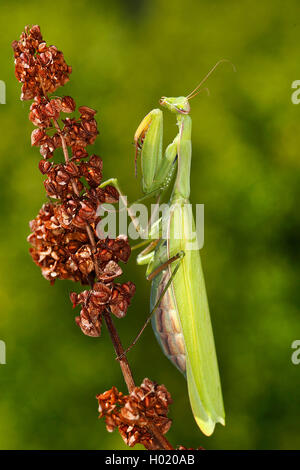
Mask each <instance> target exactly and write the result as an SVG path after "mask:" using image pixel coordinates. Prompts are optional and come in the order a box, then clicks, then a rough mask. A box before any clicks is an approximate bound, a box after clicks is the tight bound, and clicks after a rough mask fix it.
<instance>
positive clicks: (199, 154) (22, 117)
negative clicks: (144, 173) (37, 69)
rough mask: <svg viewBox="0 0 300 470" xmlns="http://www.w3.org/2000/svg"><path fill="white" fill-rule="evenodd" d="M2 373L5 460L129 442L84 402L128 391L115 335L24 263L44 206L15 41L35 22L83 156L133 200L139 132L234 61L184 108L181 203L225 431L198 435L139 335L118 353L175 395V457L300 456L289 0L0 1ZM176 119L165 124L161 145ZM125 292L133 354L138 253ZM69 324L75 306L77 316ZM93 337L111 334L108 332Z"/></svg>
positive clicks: (294, 16) (299, 121)
mask: <svg viewBox="0 0 300 470" xmlns="http://www.w3.org/2000/svg"><path fill="white" fill-rule="evenodd" d="M0 13H1V18H0V26H1V40H0V57H1V73H0V79H1V80H4V81H5V82H6V86H7V104H6V105H0V128H1V139H0V157H1V158H0V201H1V210H0V230H1V244H0V256H1V264H0V277H1V284H0V299H1V300H0V305H1V314H0V339H2V340H4V341H5V342H6V345H7V364H6V365H0V384H1V385H0V448H1V449H116V448H125V445H123V441H122V440H121V438H120V436H119V435H118V433H117V432H115V433H113V434H108V433H107V432H106V430H105V426H104V422H102V421H99V420H98V419H97V402H96V400H95V395H96V394H97V393H100V392H102V391H104V390H107V389H108V388H110V387H111V386H112V385H116V386H117V387H119V388H120V389H121V390H123V391H125V385H124V383H123V379H122V376H121V373H120V369H119V366H118V364H117V362H116V361H115V360H114V356H113V350H112V346H111V343H110V339H109V337H108V334H107V332H106V331H104V333H103V335H102V337H101V338H100V339H92V338H88V337H85V336H84V335H83V334H81V332H80V330H79V329H78V327H77V326H76V325H75V323H74V316H75V312H74V311H73V310H72V307H71V304H70V302H69V297H68V293H69V291H70V290H71V289H73V287H74V286H73V284H72V283H71V282H66V281H65V282H62V281H61V282H57V283H56V284H55V286H53V287H51V286H50V285H49V284H48V283H47V281H46V280H44V279H43V278H42V276H41V273H40V270H39V269H38V268H37V267H36V266H35V265H34V264H33V263H32V261H31V258H30V256H29V255H28V244H27V242H26V236H27V234H28V232H29V228H28V221H29V220H30V219H32V218H34V217H35V216H36V214H37V212H38V210H39V208H40V206H41V205H42V203H43V202H44V201H45V193H44V190H43V185H42V177H41V174H40V173H39V171H38V168H37V164H38V161H39V152H38V149H36V148H31V147H30V133H31V130H32V128H33V126H32V124H31V123H30V122H29V120H28V109H29V104H28V103H26V102H25V103H22V102H20V101H19V96H20V85H19V83H17V81H16V79H15V77H14V69H13V58H12V50H11V47H10V44H11V42H12V41H13V40H14V39H16V38H18V37H19V35H20V33H21V31H22V30H23V28H24V26H25V25H26V24H36V23H37V24H40V26H41V29H42V33H43V35H44V38H45V39H46V41H47V42H48V43H50V44H55V45H56V46H57V47H58V48H59V49H61V50H63V52H64V54H65V57H66V60H67V63H68V64H70V65H72V67H73V73H72V75H71V81H70V82H69V83H68V84H67V85H66V86H65V89H60V90H59V94H67V95H71V96H73V97H74V98H75V100H76V102H77V104H78V105H87V106H91V107H93V108H95V109H97V110H98V114H97V119H98V123H99V128H100V135H99V137H98V139H97V141H96V144H95V146H94V152H96V153H98V154H99V155H100V156H101V157H102V158H103V160H104V177H105V178H109V177H112V176H117V177H118V178H119V180H120V182H121V185H122V187H123V188H124V191H126V192H127V194H128V198H129V199H130V200H132V201H133V200H135V199H137V198H138V197H139V196H140V185H139V182H138V181H136V180H135V178H134V165H133V155H134V149H133V146H132V141H133V135H134V132H135V129H136V127H137V125H138V124H139V122H140V120H141V119H142V118H143V116H144V115H145V114H146V113H147V112H148V111H149V110H151V109H152V108H154V107H157V106H158V99H159V98H160V96H162V95H167V96H172V95H175V96H177V95H182V94H187V93H188V92H189V91H190V90H191V89H192V88H193V87H194V86H195V85H196V84H197V83H198V82H199V80H200V79H201V78H202V77H203V76H204V75H205V73H206V72H207V71H208V70H209V69H210V68H211V66H212V65H213V64H214V63H215V62H216V61H218V60H219V59H220V58H228V59H231V60H232V61H233V62H234V64H235V65H236V68H237V72H236V73H234V72H233V71H232V70H231V68H230V66H229V65H228V64H224V65H223V66H222V67H220V68H219V69H218V71H216V72H215V74H214V75H213V77H211V78H210V80H209V82H208V83H207V85H208V86H209V88H210V93H211V94H210V97H207V96H206V95H205V93H203V94H201V95H200V96H199V97H198V98H197V99H195V100H193V101H192V103H191V105H192V112H191V116H192V118H193V162H192V175H191V179H192V193H191V200H192V202H193V203H196V202H197V203H204V204H205V245H204V248H203V250H202V259H203V265H204V272H205V276H206V284H207V290H208V296H209V302H210V307H211V314H212V321H213V326H214V332H215V339H216V345H217V352H218V358H219V363H220V372H221V378H222V383H223V392H224V400H225V407H226V412H227V424H226V427H225V428H223V427H221V426H219V425H218V426H217V428H216V431H215V433H214V434H213V436H212V437H210V438H206V437H204V436H203V435H202V434H201V432H200V431H199V430H198V428H197V426H196V424H195V422H194V420H193V417H192V414H191V411H190V408H189V402H188V397H187V390H186V383H185V380H184V378H183V376H181V375H180V374H179V372H177V370H176V369H175V368H174V367H173V366H172V365H171V364H170V363H169V362H168V360H167V359H166V358H165V357H164V356H163V355H162V353H161V350H160V349H159V346H158V345H157V343H156V341H155V339H154V336H153V333H152V330H151V328H149V329H148V330H147V331H146V333H144V336H143V338H142V339H141V340H140V342H139V343H138V344H137V346H136V347H135V348H134V350H132V352H131V353H130V355H129V359H130V363H131V365H132V368H133V371H134V376H135V379H136V382H137V383H140V382H141V381H142V379H143V378H144V377H145V376H146V377H150V378H151V379H153V380H156V381H157V382H158V383H164V384H165V385H166V386H167V387H168V389H169V390H170V392H171V393H172V396H173V399H174V404H173V405H172V407H171V417H172V418H173V419H174V423H173V426H172V428H171V430H170V431H169V433H168V437H169V439H170V440H171V442H172V443H173V444H174V445H177V444H182V445H185V446H192V447H196V446H198V445H202V446H203V447H205V448H207V449H270V448H271V449H288V448H289V449H295V448H300V431H299V417H300V393H299V390H300V365H299V366H296V365H293V364H292V362H291V354H292V349H291V343H292V342H293V340H295V339H299V338H300V315H299V310H297V297H298V292H299V286H298V283H297V281H298V280H299V268H298V266H299V252H298V254H297V234H298V233H299V225H300V223H299V217H298V212H299V209H298V204H297V199H298V203H299V142H300V141H299V125H300V106H296V105H293V104H292V102H291V93H292V90H291V83H292V82H293V81H294V80H296V79H300V67H299V56H300V49H299V44H300V32H299V28H300V22H299V17H300V4H299V2H298V1H297V0H289V1H287V2H282V1H276V0H269V1H266V0H262V1H260V2H255V3H254V2H253V1H251V0H246V1H243V0H242V1H241V0H239V1H238V0H237V1H234V0H229V1H228V0H227V1H225V0H223V1H213V0H206V1H192V0H185V2H182V1H181V0H172V1H167V0H163V1H158V0H151V1H142V0H140V1H133V0H131V1H129V0H127V1H124V2H121V1H114V0H111V1H107V2H106V1H91V0H90V1H80V2H78V1H74V0H72V1H67V0H60V1H57V0H52V1H51V2H50V3H49V2H48V3H47V2H38V1H36V2H35V1H28V2H15V3H14V4H11V2H4V1H3V0H1V1H0ZM175 132H176V128H175V126H174V117H173V116H166V119H165V143H169V142H170V140H171V139H172V138H173V136H174V133H175ZM123 278H124V279H130V280H132V281H134V282H135V283H136V285H137V293H136V295H135V298H134V300H133V302H132V306H131V307H130V310H129V312H128V315H127V317H126V319H124V320H118V321H116V323H117V327H118V329H119V332H120V335H121V337H122V340H123V342H124V344H125V345H128V344H129V343H130V342H131V340H132V339H133V337H134V335H135V334H136V332H137V331H138V329H139V327H140V326H141V325H142V324H143V321H144V319H145V318H146V315H147V313H148V299H149V287H150V286H149V284H148V283H147V281H146V280H145V278H144V269H143V267H138V266H136V265H135V260H134V256H132V258H131V260H130V263H129V265H128V267H127V268H126V270H125V274H124V276H123ZM76 313H77V312H76ZM104 330H105V329H104Z"/></svg>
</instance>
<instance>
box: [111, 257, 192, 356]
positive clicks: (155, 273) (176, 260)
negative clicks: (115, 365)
mask: <svg viewBox="0 0 300 470" xmlns="http://www.w3.org/2000/svg"><path fill="white" fill-rule="evenodd" d="M184 256H185V253H184V252H183V251H181V252H179V253H177V254H176V255H175V256H173V257H172V258H170V259H168V260H167V261H166V262H165V263H163V264H162V265H161V266H159V267H158V268H156V269H155V270H154V271H153V272H152V273H151V274H150V275H148V276H147V280H148V281H152V280H153V279H154V278H155V277H156V276H158V275H159V274H160V273H161V272H163V271H164V270H165V269H166V268H167V267H168V266H169V265H170V264H172V263H177V264H176V266H175V269H174V270H173V272H172V274H171V276H170V278H169V279H168V281H167V283H166V285H165V286H164V287H163V289H162V292H161V293H160V295H159V298H158V299H157V301H156V303H155V305H154V307H153V309H152V310H151V312H150V314H149V316H148V318H147V319H146V321H145V323H144V325H143V326H142V328H141V329H140V331H139V333H138V334H137V336H136V337H135V339H134V340H133V342H132V343H131V344H130V346H128V348H127V349H126V350H125V351H124V353H123V354H122V355H121V356H119V357H117V360H120V359H122V357H123V356H124V355H126V354H127V353H128V351H130V350H131V349H132V348H133V346H135V344H136V343H137V342H138V340H139V339H140V337H141V336H142V334H143V332H144V331H145V329H146V328H147V326H148V325H149V323H150V321H151V319H152V317H153V315H154V314H155V313H156V311H157V309H158V308H159V306H160V303H161V301H162V299H163V297H164V296H165V294H166V292H167V290H168V289H169V287H170V286H171V283H172V281H173V279H174V277H175V276H176V273H177V271H178V269H179V267H180V262H181V260H182V258H183V257H184Z"/></svg>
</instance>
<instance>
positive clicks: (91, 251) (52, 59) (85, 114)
mask: <svg viewBox="0 0 300 470" xmlns="http://www.w3.org/2000/svg"><path fill="white" fill-rule="evenodd" d="M13 49H14V53H15V73H16V77H17V79H18V80H19V81H20V82H21V83H22V94H21V100H33V103H32V104H31V107H30V113H29V119H30V121H31V122H32V123H33V124H34V125H35V126H36V127H37V128H36V129H34V130H33V132H32V134H31V143H32V145H33V146H38V147H39V148H40V154H41V156H42V159H41V161H40V162H39V169H40V171H41V173H42V174H43V175H46V179H45V180H44V186H45V189H46V193H47V195H48V197H49V198H50V201H51V202H48V203H47V204H44V205H43V207H42V208H41V210H40V211H39V214H38V215H37V217H36V218H35V219H34V220H32V221H31V222H30V228H31V234H30V235H29V237H28V241H29V243H30V244H31V248H30V253H31V256H32V259H33V261H34V262H35V263H36V264H37V265H38V266H39V267H40V268H41V270H42V274H43V276H44V277H45V278H46V279H48V280H49V281H50V282H51V283H52V284H53V283H54V281H55V280H56V279H70V280H72V281H79V282H81V283H82V284H90V285H93V288H92V289H91V290H89V291H84V292H82V293H81V294H79V295H77V294H75V293H71V300H72V303H73V305H74V306H76V305H79V304H80V305H81V312H80V316H79V317H77V319H76V322H77V324H78V325H79V326H80V327H81V329H82V331H83V333H84V334H86V335H88V336H100V333H101V328H100V327H101V319H102V314H103V312H104V311H109V312H111V313H113V314H114V315H116V316H117V317H118V318H121V317H124V316H125V314H126V312H127V308H128V305H129V304H130V300H131V298H132V296H133V294H134V291H135V287H134V285H133V284H132V283H131V282H127V283H125V284H118V283H115V279H116V278H117V277H119V276H120V275H121V274H122V269H121V267H120V266H119V262H123V263H126V262H127V261H128V259H129V257H130V246H129V243H128V241H127V239H126V238H125V237H118V238H117V239H105V240H103V239H98V237H97V232H96V226H97V224H98V222H99V221H100V218H99V216H98V215H97V209H98V206H99V204H101V203H108V202H109V203H115V202H117V201H118V198H119V195H118V192H117V191H116V189H115V188H113V187H112V186H107V187H106V188H105V189H101V188H99V184H100V182H101V180H102V160H101V158H100V157H98V156H97V155H94V154H93V155H91V156H89V154H88V152H87V149H86V147H87V146H88V145H92V144H93V143H94V142H95V139H96V137H97V135H98V128H97V122H96V120H95V114H96V111H95V110H93V109H91V108H88V107H87V106H81V107H79V108H78V111H79V118H76V117H66V118H65V117H64V115H65V114H71V113H74V112H75V111H76V104H75V101H74V100H73V98H71V97H70V96H64V97H61V98H60V97H57V96H56V97H53V98H51V97H49V96H48V94H49V93H53V92H55V91H56V90H57V88H58V87H60V86H63V85H64V84H65V83H66V82H67V81H68V80H69V75H70V73H71V71H72V69H71V67H70V66H68V65H67V64H66V62H65V59H64V56H63V53H62V52H61V51H59V50H58V49H57V48H56V47H55V46H47V44H46V43H45V41H44V40H43V38H42V35H41V32H40V28H39V26H33V27H32V28H30V29H29V28H26V29H25V31H24V32H23V33H22V34H21V37H20V40H19V41H14V43H13ZM57 149H62V150H63V154H64V161H63V162H60V163H55V162H53V161H52V160H53V155H54V152H55V150H57ZM96 279H97V282H96V283H95V280H96Z"/></svg>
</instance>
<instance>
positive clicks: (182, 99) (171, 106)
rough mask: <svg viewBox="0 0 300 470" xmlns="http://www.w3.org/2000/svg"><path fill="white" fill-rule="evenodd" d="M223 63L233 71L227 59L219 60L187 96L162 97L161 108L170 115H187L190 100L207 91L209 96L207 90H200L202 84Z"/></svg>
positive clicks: (189, 108)
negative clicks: (166, 110) (165, 109)
mask: <svg viewBox="0 0 300 470" xmlns="http://www.w3.org/2000/svg"><path fill="white" fill-rule="evenodd" d="M223 62H229V63H230V64H231V66H232V68H233V70H234V71H235V66H234V65H233V64H232V63H231V62H230V61H229V60H227V59H221V60H219V62H217V63H216V64H215V65H214V66H213V68H212V69H211V70H210V71H209V72H208V73H207V74H206V75H205V77H204V78H203V79H202V80H201V82H200V83H199V84H198V85H197V86H196V88H195V89H194V90H193V91H191V93H189V94H188V95H187V96H178V98H167V97H166V96H163V97H162V98H161V99H160V100H159V104H160V105H161V106H163V107H164V108H167V109H168V110H169V111H171V112H172V113H178V114H189V112H190V110H191V107H190V103H189V101H190V100H191V99H192V98H195V96H197V95H198V94H199V93H201V91H207V92H208V94H209V90H208V88H202V85H203V83H205V82H206V80H207V79H208V77H209V76H210V75H211V74H212V73H213V72H214V71H215V69H216V68H217V67H218V66H219V65H220V64H221V63H223Z"/></svg>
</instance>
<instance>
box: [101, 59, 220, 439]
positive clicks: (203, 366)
mask: <svg viewBox="0 0 300 470" xmlns="http://www.w3.org/2000/svg"><path fill="white" fill-rule="evenodd" d="M224 61H225V60H221V61H219V62H218V63H217V64H216V65H215V66H214V67H213V68H212V69H211V70H210V72H209V73H208V74H207V75H206V77H205V78H204V79H203V80H202V81H201V83H200V84H199V85H198V86H197V87H196V88H195V89H194V90H193V91H192V92H191V93H190V94H189V95H188V96H186V97H184V96H180V97H177V98H167V97H162V98H161V99H160V105H161V106H162V107H163V108H165V109H167V110H169V111H170V112H171V113H173V114H175V116H176V122H177V126H178V133H177V135H176V136H175V138H174V140H173V142H172V143H171V144H169V145H168V147H167V148H166V150H165V153H164V154H163V150H162V147H163V114H162V111H161V110H160V109H154V110H152V111H151V112H150V113H149V114H147V116H146V117H145V118H144V119H143V120H142V122H141V124H140V125H139V127H138V129H137V131H136V134H135V138H134V140H135V145H136V157H135V160H136V161H137V157H138V156H139V155H140V159H141V174H142V189H143V193H144V197H145V196H152V195H153V194H155V193H157V194H158V195H159V197H160V196H161V195H162V193H164V192H165V191H166V190H167V188H168V187H169V185H170V183H171V181H172V177H173V176H174V174H175V173H176V176H175V183H174V187H173V191H172V195H171V198H170V200H169V203H168V205H169V211H168V213H167V216H165V217H164V216H163V217H161V218H160V219H159V221H158V223H156V224H153V225H152V226H150V230H149V239H148V242H149V244H148V246H147V247H146V249H144V250H143V251H142V252H141V253H140V254H139V255H138V257H137V263H138V264H140V265H145V264H146V265H147V270H146V276H147V279H148V280H151V281H152V285H151V298H150V311H151V313H150V316H149V318H148V320H147V322H146V324H145V325H144V327H143V329H142V330H141V332H142V331H143V330H144V328H145V326H146V325H147V324H148V322H149V321H150V318H151V321H152V326H153V329H154V332H155V335H156V337H157V339H158V342H159V344H160V345H161V347H162V349H163V352H164V353H165V354H166V356H167V357H168V358H169V359H170V360H171V361H172V363H173V364H174V365H175V366H176V367H177V368H178V369H179V370H180V371H181V372H182V373H183V374H184V375H185V376H186V378H187V384H188V393H189V398H190V403H191V408H192V411H193V415H194V418H195V420H196V422H197V424H198V426H199V428H200V429H201V431H202V432H203V433H204V434H205V435H207V436H209V435H211V434H212V433H213V431H214V428H215V425H216V423H221V424H222V425H225V412H224V405H223V398H222V391H221V383H220V377H219V370H218V363H217V357H216V351H215V344H214V337H213V331H212V326H211V320H210V314H209V307H208V301H207V295H206V288H205V282H204V276H203V271H202V266H201V260H200V253H199V249H190V247H191V243H192V246H194V245H193V243H194V242H195V222H194V218H193V214H192V211H191V210H190V209H189V197H190V172H191V158H192V141H191V131H192V119H191V117H190V100H191V99H192V98H193V97H195V96H196V95H197V94H198V93H199V92H200V91H201V86H202V84H203V83H204V81H205V80H206V79H207V78H208V76H209V75H210V74H211V73H212V72H213V71H214V70H215V68H216V67H217V66H218V65H219V64H220V62H224ZM107 184H113V185H114V186H115V187H116V188H117V189H118V191H119V193H120V195H122V193H121V190H120V187H119V184H118V181H117V180H116V179H110V180H108V181H106V182H104V183H103V184H102V185H101V186H100V187H104V186H106V185H107ZM128 213H129V215H130V216H131V217H132V219H133V220H134V216H133V215H132V214H131V212H130V208H129V209H128ZM163 224H165V226H166V231H167V236H166V237H165V238H163V237H162V236H161V235H162V226H163ZM136 228H137V230H141V229H140V227H139V226H138V224H136ZM141 245H142V244H140V245H139V246H141ZM141 332H140V333H139V335H138V337H139V336H140V334H141ZM138 337H137V338H136V339H135V341H134V342H133V344H135V342H136V341H137V339H138ZM126 352H127V351H126Z"/></svg>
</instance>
